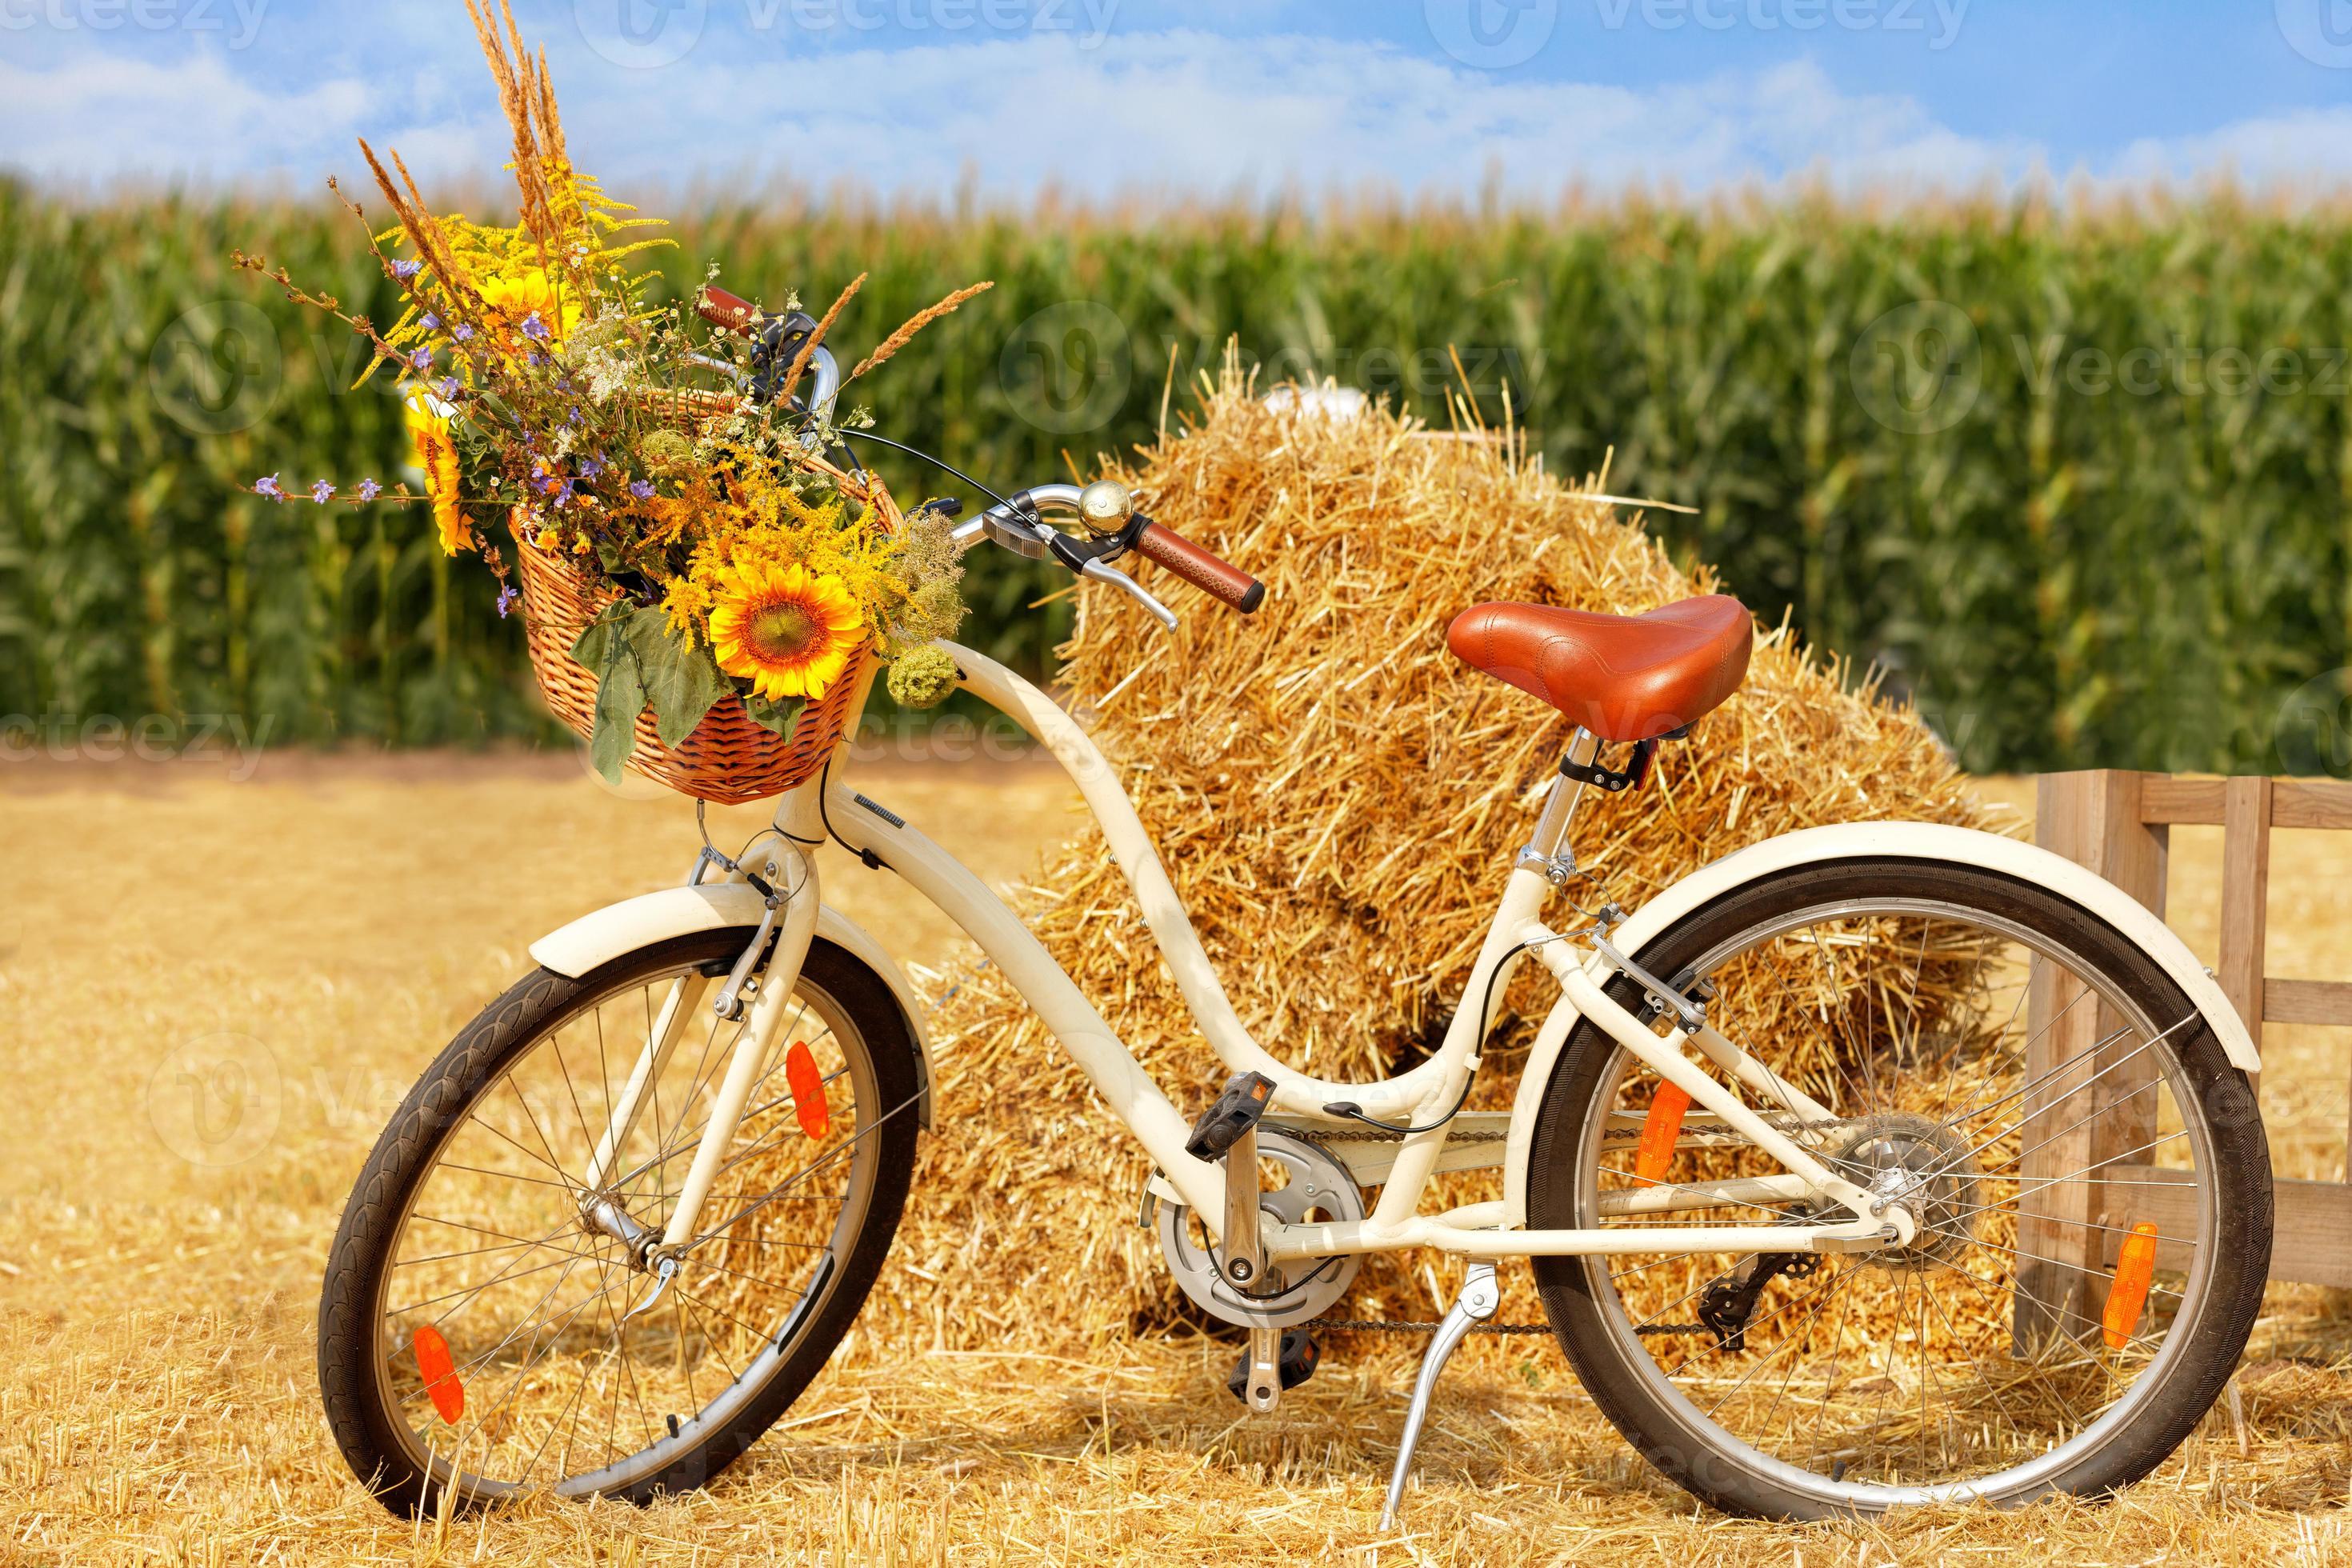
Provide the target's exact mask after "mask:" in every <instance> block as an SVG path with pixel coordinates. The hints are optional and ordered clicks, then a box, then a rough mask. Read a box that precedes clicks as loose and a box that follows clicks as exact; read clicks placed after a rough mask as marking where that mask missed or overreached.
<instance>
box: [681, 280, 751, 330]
mask: <svg viewBox="0 0 2352 1568" xmlns="http://www.w3.org/2000/svg"><path fill="white" fill-rule="evenodd" d="M694 309H695V310H696V312H697V313H698V314H699V315H700V316H701V317H702V319H703V320H704V321H709V323H710V324H711V325H712V326H714V327H724V328H726V329H727V330H728V331H730V332H748V331H751V323H752V322H753V321H757V320H759V317H760V307H759V306H757V305H754V304H753V303H751V300H746V299H744V298H743V297H742V296H740V295H739V294H730V293H729V292H728V291H727V290H726V289H719V288H712V287H708V286H706V287H705V288H704V289H703V290H702V293H701V296H700V297H699V298H698V299H697V300H695V301H694Z"/></svg>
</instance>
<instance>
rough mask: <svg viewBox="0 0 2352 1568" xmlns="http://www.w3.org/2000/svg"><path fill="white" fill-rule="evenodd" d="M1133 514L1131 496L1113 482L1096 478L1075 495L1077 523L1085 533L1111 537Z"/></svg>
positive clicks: (1133, 498)
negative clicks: (1076, 497) (1076, 500)
mask: <svg viewBox="0 0 2352 1568" xmlns="http://www.w3.org/2000/svg"><path fill="white" fill-rule="evenodd" d="M1134 515H1135V497H1134V496H1133V495H1132V494H1130V493H1129V490H1128V488H1127V487H1126V486H1125V485H1123V484H1120V483H1119V482H1118V480H1117V479H1097V480H1096V481H1095V482H1094V483H1092V484H1090V485H1088V486H1087V488H1086V489H1082V490H1080V491H1079V492H1078V521H1079V522H1080V523H1081V524H1083V525H1084V526H1085V528H1086V531H1087V532H1088V533H1094V534H1112V533H1117V532H1118V531H1119V530H1120V529H1122V528H1125V527H1126V526H1127V524H1128V520H1129V518H1132V517H1133V516H1134Z"/></svg>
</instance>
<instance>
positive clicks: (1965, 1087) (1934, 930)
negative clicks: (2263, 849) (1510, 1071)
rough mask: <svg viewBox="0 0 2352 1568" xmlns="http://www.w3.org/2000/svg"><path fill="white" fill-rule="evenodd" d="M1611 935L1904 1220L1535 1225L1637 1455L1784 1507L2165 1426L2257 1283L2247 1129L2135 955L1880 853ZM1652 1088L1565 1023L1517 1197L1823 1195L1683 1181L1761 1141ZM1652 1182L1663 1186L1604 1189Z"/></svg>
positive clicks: (1746, 1157) (1633, 1064) (1567, 1210)
mask: <svg viewBox="0 0 2352 1568" xmlns="http://www.w3.org/2000/svg"><path fill="white" fill-rule="evenodd" d="M1641 959H1642V963H1643V966H1644V967H1645V968H1647V969H1648V970H1650V972H1651V973H1654V974H1659V975H1662V976H1665V977H1668V978H1669V979H1670V980H1671V981H1672V983H1674V984H1677V985H1679V986H1682V987H1685V988H1686V989H1692V990H1693V992H1694V994H1701V993H1699V992H1698V991H1697V990H1696V988H1698V987H1701V986H1702V985H1703V986H1705V987H1706V988H1709V989H1708V991H1707V992H1706V993H1705V994H1711V996H1712V1000H1710V1001H1709V1002H1708V1004H1707V1005H1708V1013H1709V1016H1710V1019H1711V1020H1712V1021H1713V1022H1715V1023H1716V1024H1717V1026H1718V1027H1719V1028H1721V1030H1722V1031H1723V1033H1725V1034H1726V1035H1727V1036H1728V1037H1731V1038H1732V1039H1734V1040H1735V1041H1737V1042H1738V1044H1740V1045H1741V1046H1742V1047H1745V1048H1746V1049H1747V1050H1748V1052H1749V1054H1750V1055H1751V1056H1752V1057H1754V1058H1756V1059H1757V1060H1758V1061H1759V1062H1760V1063H1762V1064H1763V1065H1764V1066H1765V1067H1767V1068H1769V1069H1771V1070H1772V1071H1773V1072H1774V1073H1776V1074H1778V1075H1779V1076H1780V1078H1781V1079H1784V1080H1785V1081H1786V1082H1788V1083H1789V1084H1790V1085H1792V1086H1794V1087H1795V1088H1796V1089H1798V1090H1800V1091H1801V1093H1802V1095H1803V1097H1804V1100H1805V1102H1809V1103H1810V1104H1811V1107H1812V1108H1813V1109H1812V1110H1811V1111H1807V1112H1800V1111H1797V1110H1790V1109H1788V1108H1785V1107H1781V1106H1775V1105H1772V1104H1770V1103H1769V1097H1765V1096H1759V1095H1758V1094H1756V1093H1753V1092H1748V1091H1743V1093H1744V1094H1745V1096H1746V1098H1747V1099H1748V1103H1749V1104H1751V1105H1754V1106H1756V1107H1757V1108H1758V1109H1759V1110H1762V1111H1765V1112H1766V1113H1768V1114H1769V1115H1773V1116H1776V1117H1777V1118H1779V1119H1780V1121H1781V1124H1782V1126H1783V1127H1784V1129H1785V1130H1788V1131H1790V1132H1791V1133H1792V1135H1793V1136H1795V1137H1796V1138H1797V1139H1798V1141H1799V1142H1802V1143H1804V1144H1805V1145H1806V1146H1807V1147H1809V1148H1810V1149H1811V1151H1812V1152H1814V1154H1815V1155H1816V1156H1817V1157H1819V1158H1822V1160H1824V1161H1825V1162H1826V1163H1829V1164H1830V1165H1831V1166H1832V1168H1833V1169H1835V1170H1837V1171H1839V1173H1841V1174H1843V1175H1844V1176H1846V1177H1847V1178H1848V1179H1849V1180H1851V1181H1853V1182H1854V1183H1855V1184H1857V1185H1860V1186H1863V1187H1865V1188H1870V1189H1873V1190H1874V1191H1878V1192H1881V1193H1884V1194H1887V1196H1888V1197H1889V1198H1890V1199H1891V1200H1893V1201H1897V1202H1901V1203H1903V1204H1905V1205H1906V1206H1907V1207H1909V1208H1910V1210H1911V1211H1912V1213H1913V1214H1914V1215H1916V1216H1917V1217H1918V1218H1919V1220H1920V1229H1919V1231H1918V1233H1917V1235H1916V1237H1914V1239H1913V1240H1912V1242H1911V1243H1910V1244H1909V1245H1908V1246H1906V1247H1903V1248H1901V1249H1899V1250H1891V1249H1890V1250H1881V1251H1872V1252H1864V1253H1854V1254H1846V1255H1838V1254H1815V1253H1810V1252H1793V1251H1792V1252H1788V1253H1779V1252H1770V1253H1763V1254H1756V1253H1740V1254H1730V1253H1700V1254H1696V1255H1687V1254H1680V1253H1670V1254H1663V1255H1660V1254H1651V1255H1637V1256H1618V1257H1576V1258H1541V1259H1538V1261H1537V1263H1536V1273H1537V1278H1538V1283H1539V1285H1540V1287H1541V1289H1542V1293H1543V1300H1544V1308H1545V1311H1546V1313H1547V1315H1548V1316H1549V1319H1550V1321H1551V1324H1552V1328H1553V1331H1554V1332H1555V1333H1556V1334H1557V1335H1558V1336H1559V1341H1560V1342H1561V1344H1562V1346H1563V1347H1564V1348H1565V1349H1566V1351H1567V1352H1568V1355H1569V1357H1570V1360H1571V1361H1572V1362H1573V1363H1574V1364H1575V1367H1576V1370H1577V1372H1578V1373H1579V1375H1580V1377H1581V1378H1582V1380H1583V1382H1584V1384H1585V1386H1586V1387H1587V1388H1588V1389H1589V1390H1590V1391H1591V1394H1592V1396H1593V1398H1594V1400H1595V1401H1596V1402H1597V1403H1598V1404H1599V1405H1600V1407H1601V1410H1602V1411H1603V1412H1604V1413H1605V1414H1606V1415H1608V1416H1609V1418H1610V1419H1611V1420H1612V1422H1614V1423H1615V1424H1616V1426H1617V1427H1618V1428H1619V1430H1620V1431H1622V1432H1623V1433H1624V1435H1625V1436H1626V1437H1627V1438H1628V1439H1629V1440H1631V1441H1632V1442H1633V1444H1634V1445H1635V1446H1636V1447H1639V1448H1640V1449H1641V1450H1642V1452H1643V1454H1644V1455H1646V1456H1647V1457H1648V1458H1650V1460H1651V1461H1652V1462H1653V1463H1654V1464H1656V1465H1657V1466H1658V1467H1659V1468H1661V1469H1663V1470H1664V1471H1665V1472H1666V1473H1667V1474H1668V1475H1670V1476H1672V1477H1673V1478H1674V1479H1675V1480H1676V1481H1678V1482H1680V1483H1681V1484H1682V1485H1683V1486H1684V1487H1685V1488H1687V1489H1689V1490H1691V1491H1692V1492H1694V1493H1696V1495H1698V1496H1699V1497H1701V1498H1703V1499H1704V1500H1706V1501H1708V1502H1710V1503H1712V1504H1714V1505H1715V1506H1717V1507H1718V1508H1721V1509H1725V1510H1730V1511H1734V1512H1740V1513H1750V1514H1759V1515H1766V1516H1770V1517H1778V1518H1790V1519H1819V1518H1824V1517H1829V1516H1832V1515H1837V1514H1853V1513H1865V1514H1867V1513H1876V1512H1880V1511H1883V1510H1886V1509H1890V1508H1894V1507H1898V1506H1902V1505H1906V1504H1911V1503H1921V1502H1932V1501H1951V1500H1989V1501H1993V1502H1998V1503H2003V1504H2014V1503H2021V1502H2024V1501H2026V1500H2031V1499H2032V1498H2035V1497H2039V1496H2042V1495H2044V1494H2046V1493H2050V1492H2067V1493H2074V1494H2089V1493H2096V1492H2100V1491H2104V1490H2107V1489H2112V1488H2116V1487H2119V1486H2122V1485H2125V1484H2126V1483H2128V1482H2130V1481H2133V1480H2137V1479H2139V1478H2140V1477H2142V1476H2144V1475H2146V1474H2147V1472H2148V1471H2149V1470H2151V1469H2153V1468H2155V1467H2156V1466H2157V1465H2158V1464H2159V1463H2160V1462H2162V1460H2163V1459H2164V1458H2165V1457H2166V1456H2167V1455H2168V1454H2169V1453H2171V1452H2172V1450H2173V1449H2174V1447H2177V1446H2178V1445H2179V1442H2180V1440H2181V1439H2182V1438H2183V1437H2185V1436H2187V1435H2188V1434H2189V1430H2190V1428H2191V1427H2193V1426H2195V1425H2196V1423H2197V1421H2198V1420H2199V1418H2200V1416H2202V1415H2204V1413H2205V1411H2206V1410H2207V1409H2208V1408H2209V1407H2210V1405H2211V1404H2212V1402H2213V1399H2214V1398H2215V1396H2216V1395H2217V1394H2219V1393H2220V1391H2221V1386H2222V1384H2223V1382H2224V1381H2225V1380H2226V1379H2227V1378H2228V1376H2229V1374H2230V1372H2231V1369H2232V1367H2233V1366H2234V1365H2235V1364H2236V1362H2237V1358H2238V1355H2239V1352H2241V1351H2242V1349H2243V1348H2244V1346H2245V1342H2246V1335H2247V1333H2248V1331H2249V1330H2250V1329H2251V1328H2252V1323H2253V1320H2254V1316H2255V1313H2256V1312H2257V1310H2259V1308H2260V1306H2261V1301H2262V1291H2263V1280H2264V1277H2265V1275H2266V1273H2267V1271H2268V1268H2269V1258H2270V1247H2271V1211H2272V1198H2271V1185H2270V1162H2269V1155H2268V1152H2267V1150H2266V1148H2265V1146H2264V1143H2263V1131H2262V1124H2261V1120H2260V1118H2259V1116H2258V1114H2257V1113H2256V1112H2255V1110H2254V1108H2253V1100H2252V1094H2251V1092H2250V1090H2249V1088H2248V1085H2247V1082H2246V1079H2245V1076H2244V1074H2242V1072H2240V1071H2239V1070H2238V1069H2237V1068H2234V1067H2232V1066H2231V1064H2230V1062H2229V1060H2228V1059H2227V1057H2226V1055H2225V1053H2224V1051H2223V1049H2222V1047H2221V1041H2220V1040H2219V1039H2218V1038H2217V1037H2215V1035H2214V1033H2213V1031H2212V1029H2211V1028H2210V1026H2208V1024H2207V1022H2206V1020H2205V1018H2204V1017H2203V1016H2200V1014H2199V1012H2198V1011H2197V1008H2196V1007H2195V1005H2193V1004H2192V1003H2191V1002H2190V1001H2189V998H2188V996H2187V995H2186V994H2184V993H2183V992H2182V991H2181V989H2180V987H2179V985H2178V984H2175V983H2174V982H2173V980H2172V979H2171V978H2170V977H2169V976H2168V974H2167V973H2165V972H2164V970H2163V969H2162V967H2161V966H2160V965H2158V963H2156V962H2155V961H2154V960H2153V959H2151V958H2150V957H2149V956H2148V955H2147V953H2145V952H2142V951H2140V949H2139V948H2137V946H2136V945H2134V944H2133V943H2132V942H2129V941H2128V940H2126V938H2125V937H2124V936H2123V935H2122V934H2121V933H2119V932H2117V931H2116V930H2115V929H2114V928H2113V927H2112V926H2110V925H2108V924H2107V923H2106V922H2105V921H2102V920H2100V919H2099V918H2098V917H2096V916H2095V915H2093V914H2091V913H2089V912H2088V911H2086V910H2084V909H2082V908H2081V907H2079V906H2077V905H2075V904H2074V903H2072V902H2070V901H2068V900H2065V899H2063V898H2061V897H2059V896H2058V895H2056V894H2054V893H2053V892H2051V891H2049V890H2048V889H2043V888H2041V887H2037V886H2034V885H2031V884H2028V883H2025V882H2021V881H2020V880H2018V879H2013V878H2010V877H2007V876H2003V875H2000V874H1999V873H1995V872H1991V871H1988V870H1983V869H1979V868H1974V867H1969V866H1963V865H1951V864H1942V863H1936V862H1926V861H1916V860H1906V859H1899V858H1871V859H1855V860H1844V861H1836V862H1830V863H1824V864H1821V865H1814V866H1804V867H1798V868H1790V869H1789V870H1787V871H1784V872H1781V873H1779V874H1777V875H1774V876H1771V877H1768V878H1765V879H1761V880H1759V881H1758V882H1755V883H1751V884H1749V885H1748V886H1746V887H1743V888H1740V889H1735V890H1733V891H1731V892H1729V893H1727V894H1725V895H1723V896H1722V897H1721V898H1719V899H1717V900H1716V901H1714V902H1713V903H1711V904H1709V905H1707V906H1706V907H1704V908H1702V909H1700V910H1696V911H1695V912H1693V913H1692V914H1690V915H1689V916H1687V917H1685V919H1684V920H1683V921H1680V922H1678V923H1677V924H1676V925H1675V926H1674V927H1673V928H1671V929H1670V930H1668V931H1665V932H1664V933H1663V934H1662V935H1660V936H1659V937H1658V938H1657V939H1655V940H1654V942H1651V943H1649V944H1648V945H1647V946H1646V947H1645V948H1644V949H1643V952H1642V954H1641ZM1612 995H1613V996H1614V997H1616V999H1617V1000H1618V1001H1619V1002H1620V1003H1622V1004H1623V1005H1627V1006H1629V1007H1633V1008H1636V1009H1638V1008H1639V1006H1640V1001H1641V999H1640V996H1639V994H1638V993H1637V992H1635V991H1634V990H1633V987H1632V985H1631V984H1630V983H1628V982H1625V981H1623V980H1622V979H1621V980H1620V981H1618V982H1617V983H1616V984H1614V986H1613V987H1612ZM1658 1027H1659V1028H1660V1029H1662V1030H1663V1029H1664V1027H1665V1026H1664V1024H1663V1023H1661V1024H1660V1025H1658ZM1694 1055H1695V1053H1694ZM1718 1076H1719V1075H1718ZM1659 1088H1660V1080H1659V1079H1657V1077H1656V1075H1655V1074H1654V1073H1653V1072H1652V1071H1651V1070H1650V1069H1649V1068H1647V1067H1646V1066H1644V1065H1643V1063H1641V1062H1640V1061H1639V1059H1638V1058H1634V1057H1633V1055H1632V1054H1631V1053H1629V1052H1627V1051H1625V1050H1624V1049H1623V1048H1622V1047H1621V1046H1619V1045H1618V1044H1617V1043H1616V1042H1615V1041H1614V1040H1612V1039H1611V1038H1610V1037H1608V1036H1606V1035H1604V1034H1603V1033H1601V1030H1599V1029H1598V1028H1597V1027H1595V1026H1593V1025H1592V1024H1591V1023H1589V1022H1587V1023H1582V1024H1580V1025H1579V1026H1577V1028H1576V1029H1575V1031H1574V1032H1573V1033H1572V1035H1571V1036H1570V1039H1569V1041H1568V1044H1567V1046H1566V1048H1565V1049H1564V1050H1563V1052H1562V1053H1561V1056H1560V1058H1559V1062H1558V1064H1557V1067H1556V1068H1555V1070H1554V1072H1553V1075H1552V1079H1551V1082H1550V1084H1549V1088H1548V1090H1547V1097H1546V1099H1545V1101H1544V1104H1543V1109H1542V1112H1541V1120H1540V1121H1539V1122H1538V1128H1537V1131H1536V1136H1535V1139H1534V1142H1533V1146H1532V1150H1531V1155H1530V1163H1529V1167H1528V1225H1529V1226H1535V1227H1541V1228H1551V1227H1559V1228H1584V1227H1596V1226H1600V1227H1606V1226H1655V1225H1658V1224H1661V1223H1672V1224H1691V1225H1713V1226H1729V1225H1743V1226H1756V1225H1759V1224H1762V1225H1775V1224H1789V1225H1800V1224H1809V1223H1816V1222H1821V1221H1827V1220H1831V1219H1836V1218H1843V1217H1847V1216H1845V1215H1844V1214H1843V1211H1842V1210H1840V1211H1837V1212H1836V1213H1834V1214H1832V1213H1822V1214H1815V1213H1813V1212H1811V1210H1809V1209H1808V1208H1807V1207H1806V1206H1805V1205H1803V1204H1801V1203H1798V1202H1792V1201H1788V1200H1786V1199H1778V1198H1774V1197H1773V1196H1771V1194H1769V1191H1768V1190H1766V1189H1762V1188H1759V1187H1758V1186H1755V1185H1752V1184H1751V1185H1747V1186H1744V1187H1733V1188H1731V1189H1729V1190H1728V1191H1727V1190H1726V1189H1724V1188H1721V1187H1716V1186H1708V1187H1706V1188H1705V1189H1704V1191H1700V1190H1697V1184H1713V1183H1718V1182H1732V1183H1738V1182H1742V1181H1747V1180H1750V1179H1753V1178H1766V1177H1772V1176H1777V1175H1779V1174H1780V1173H1781V1167H1780V1165H1779V1163H1778V1162H1776V1161H1774V1160H1772V1159H1771V1158H1770V1157H1769V1155H1766V1154H1764V1153H1762V1152H1760V1151H1759V1150H1758V1149H1756V1148H1755V1147H1754V1146H1753V1145H1752V1144H1749V1143H1748V1142H1746V1141H1745V1140H1743V1139H1741V1138H1739V1137H1738V1136H1737V1135H1736V1134H1735V1133H1734V1132H1732V1131H1731V1130H1730V1129H1729V1128H1727V1127H1725V1126H1722V1125H1720V1124H1711V1123H1710V1121H1709V1119H1708V1118H1706V1116H1705V1115H1704V1114H1702V1113H1699V1112H1696V1111H1693V1112H1690V1113H1689V1114H1687V1115H1684V1116H1681V1117H1680V1118H1679V1119H1678V1118H1677V1116H1676V1114H1675V1111H1676V1109H1677V1106H1678V1104H1679V1101H1678V1100H1677V1098H1676V1097H1675V1095H1673V1094H1668V1095H1666V1096H1664V1097H1661V1096H1659V1095H1658V1093H1657V1090H1658V1089H1659ZM1645 1134H1646V1135H1647V1141H1646V1148H1647V1153H1646V1155H1644V1154H1643V1153H1641V1152H1637V1151H1642V1150H1643V1149H1644V1147H1645V1142H1644V1135H1645ZM1637 1166H1638V1167H1639V1168H1638V1169H1637V1168H1636V1167H1637ZM1660 1185H1664V1186H1669V1187H1675V1188H1677V1189H1678V1191H1677V1194H1676V1202H1677V1205H1679V1206H1675V1207H1674V1208H1672V1209H1670V1210H1669V1212H1666V1213H1664V1214H1661V1213H1657V1212H1649V1213H1633V1212H1629V1211H1633V1210H1639V1209H1643V1208H1651V1209H1653V1210H1654V1207H1655V1200H1656V1192H1655V1189H1656V1188H1657V1187H1659V1186H1660ZM1644 1190H1647V1193H1648V1195H1646V1196H1644V1195H1638V1194H1643V1192H1644ZM1717 1194H1723V1196H1722V1201H1712V1202H1710V1200H1713V1199H1715V1198H1716V1197H1717ZM1732 1194H1737V1196H1738V1199H1739V1200H1741V1201H1736V1202H1735V1201H1731V1196H1732ZM1703 1203H1705V1204H1707V1205H1708V1206H1699V1205H1701V1204H1703Z"/></svg>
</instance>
